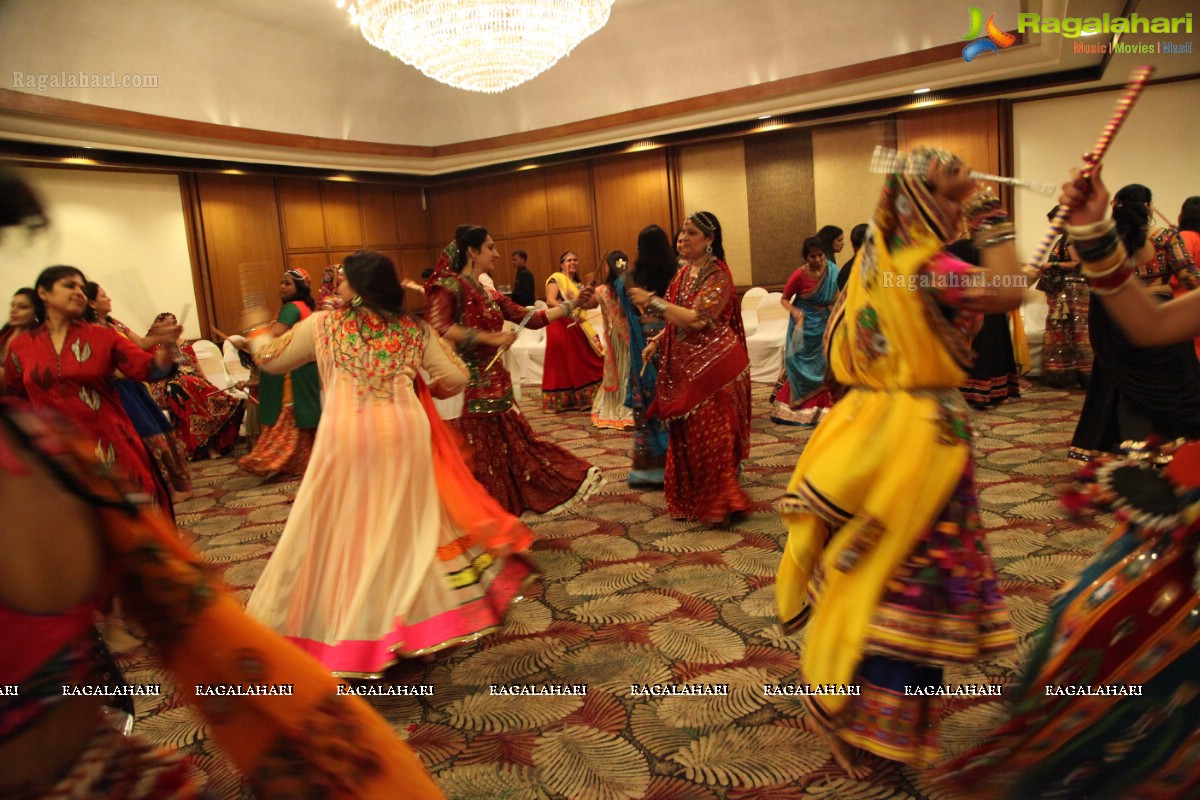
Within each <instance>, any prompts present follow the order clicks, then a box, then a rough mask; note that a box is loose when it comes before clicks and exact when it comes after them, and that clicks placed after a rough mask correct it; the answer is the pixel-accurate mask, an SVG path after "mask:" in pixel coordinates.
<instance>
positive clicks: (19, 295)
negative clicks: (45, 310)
mask: <svg viewBox="0 0 1200 800" xmlns="http://www.w3.org/2000/svg"><path fill="white" fill-rule="evenodd" d="M36 299H37V292H35V291H34V290H33V289H28V288H25V289H17V291H16V292H14V293H13V299H12V305H10V306H9V309H8V322H6V323H5V324H4V327H3V328H0V383H2V382H3V381H4V364H5V362H7V361H8V343H9V342H11V341H12V339H13V337H14V336H16V335H17V334H18V333H20V332H21V331H27V330H29V329H30V328H32V327H33V326H34V325H36V324H37V312H36V310H35V308H34V301H35V300H36Z"/></svg>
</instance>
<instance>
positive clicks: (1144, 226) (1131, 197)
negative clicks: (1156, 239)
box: [1113, 183, 1153, 255]
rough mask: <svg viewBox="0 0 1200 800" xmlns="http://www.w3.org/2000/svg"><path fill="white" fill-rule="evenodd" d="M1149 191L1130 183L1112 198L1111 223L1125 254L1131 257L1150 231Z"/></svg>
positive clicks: (1137, 184)
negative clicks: (1115, 228)
mask: <svg viewBox="0 0 1200 800" xmlns="http://www.w3.org/2000/svg"><path fill="white" fill-rule="evenodd" d="M1152 199H1153V198H1152V197H1151V196H1150V190H1149V189H1147V188H1146V187H1145V186H1142V185H1141V184H1140V183H1131V184H1129V185H1128V186H1125V187H1123V188H1122V189H1121V190H1120V191H1119V192H1117V193H1116V195H1114V196H1113V222H1115V223H1117V235H1118V236H1120V237H1121V243H1122V244H1124V245H1125V252H1126V253H1128V254H1129V255H1133V254H1134V253H1136V252H1137V251H1138V250H1141V249H1142V245H1144V244H1145V243H1146V232H1147V231H1148V230H1149V229H1150V201H1151V200H1152Z"/></svg>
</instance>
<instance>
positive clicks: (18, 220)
mask: <svg viewBox="0 0 1200 800" xmlns="http://www.w3.org/2000/svg"><path fill="white" fill-rule="evenodd" d="M47 224H48V220H47V219H46V212H45V211H43V210H42V204H41V203H40V202H39V201H38V198H37V195H35V194H34V193H33V191H32V190H31V189H30V188H29V187H28V186H27V185H26V184H25V181H23V180H21V177H20V176H19V175H17V173H15V172H13V171H12V170H10V169H0V228H7V227H9V226H10V225H20V226H22V227H24V228H27V229H28V230H34V229H36V228H44V227H46V225H47Z"/></svg>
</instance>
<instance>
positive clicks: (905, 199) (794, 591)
mask: <svg viewBox="0 0 1200 800" xmlns="http://www.w3.org/2000/svg"><path fill="white" fill-rule="evenodd" d="M905 172H906V173H908V174H891V175H889V176H888V178H887V182H886V183H885V185H884V190H883V195H882V197H881V199H880V203H879V207H878V209H877V211H876V213H875V219H874V223H873V224H872V226H871V230H870V231H869V233H868V235H867V242H866V244H865V246H864V248H863V250H862V251H861V252H860V253H859V255H858V258H857V264H856V266H855V269H854V275H853V276H852V278H851V280H850V281H849V283H848V285H847V287H846V291H845V293H844V295H843V298H842V300H841V301H840V304H839V306H838V307H836V308H835V309H834V312H833V314H832V316H831V319H830V323H829V327H828V331H827V333H826V356H827V358H828V362H829V366H830V368H831V370H832V372H833V375H834V377H835V378H836V380H837V381H838V383H840V384H842V385H844V386H845V387H847V393H846V394H845V396H844V397H843V398H842V399H841V400H840V401H838V402H837V403H836V404H835V405H834V407H833V409H832V410H831V411H830V413H829V415H828V416H827V417H826V418H825V420H824V421H823V422H822V423H821V425H820V426H819V427H818V428H817V430H816V432H815V433H814V434H813V436H812V438H811V439H810V440H809V442H808V445H807V446H806V447H805V449H804V453H803V455H802V456H801V457H800V461H799V463H798V464H797V465H796V471H795V474H794V475H793V476H792V480H791V482H790V484H789V486H788V493H787V496H786V497H785V498H784V500H783V501H782V502H781V504H780V511H781V514H782V516H783V519H784V521H785V522H786V523H787V526H788V541H787V546H786V549H785V552H784V556H783V561H782V563H781V564H780V568H779V574H778V580H777V582H776V604H777V608H778V612H779V619H780V622H781V624H782V625H783V627H784V629H785V630H789V631H790V630H795V629H796V628H798V627H799V626H800V625H802V624H804V623H805V622H807V625H808V642H807V645H806V647H805V649H804V651H803V653H802V654H801V658H800V673H801V679H802V680H803V681H804V682H806V683H809V684H812V685H814V686H815V685H817V684H835V685H842V686H845V687H851V686H856V687H859V688H857V689H847V690H846V693H842V694H833V695H827V696H810V697H806V698H805V701H806V703H807V705H808V708H809V710H810V712H811V713H812V716H813V720H814V721H815V723H816V726H817V731H816V732H817V733H819V734H821V735H822V736H824V737H825V739H826V740H827V741H828V743H829V745H830V748H831V749H832V751H833V754H834V757H835V759H836V760H837V762H838V763H839V764H840V765H841V766H842V768H843V769H845V770H846V771H847V773H849V774H850V775H851V776H853V777H861V776H862V775H863V774H865V772H866V770H864V769H863V768H861V767H860V766H859V765H857V764H856V763H855V752H854V748H856V747H857V748H861V749H863V750H867V751H869V752H871V753H874V754H876V755H879V756H882V757H884V758H888V759H892V760H895V761H900V762H903V763H906V764H910V765H913V766H917V767H925V766H928V765H930V764H931V763H933V762H934V761H936V760H938V758H939V748H938V740H937V723H938V717H939V711H940V708H939V706H940V703H939V702H938V701H937V698H935V697H928V696H922V695H909V694H907V693H906V691H905V687H906V686H929V687H936V686H938V685H940V684H941V683H942V669H943V667H945V666H949V665H953V664H962V663H970V662H973V661H977V660H978V659H979V658H981V657H982V656H985V655H990V654H995V653H997V652H999V651H1003V650H1005V649H1007V648H1010V647H1012V646H1013V645H1014V644H1015V640H1016V637H1015V635H1014V633H1013V631H1012V628H1011V625H1010V622H1009V618H1008V612H1007V609H1006V607H1005V605H1004V601H1003V599H1002V597H1001V595H1000V591H999V588H998V585H997V581H996V574H995V568H994V566H993V563H992V559H991V555H990V553H989V552H988V550H987V547H986V546H985V544H984V542H983V537H982V531H981V530H980V524H979V515H978V513H977V510H976V497H975V487H974V481H973V478H972V457H971V439H970V437H971V430H970V427H969V425H968V421H967V412H966V407H965V405H964V403H963V400H962V397H961V396H960V395H959V392H958V390H957V388H956V387H957V386H958V385H959V384H960V383H961V382H962V380H963V377H964V375H965V369H964V368H965V367H966V366H967V365H968V364H969V363H970V342H971V338H972V336H973V334H974V331H976V330H978V326H979V322H980V319H981V313H982V312H997V311H1004V310H1007V309H1009V308H1013V307H1015V306H1016V305H1017V304H1018V303H1019V302H1020V297H1021V290H1020V289H1019V288H1016V287H1015V284H1017V283H1018V281H1016V280H1011V279H1010V280H1008V281H1003V280H1001V281H995V280H990V279H989V278H988V276H993V277H994V276H1004V275H1009V276H1013V277H1016V276H1018V275H1019V268H1018V265H1017V259H1016V255H1015V251H1014V249H1013V245H1012V239H1013V235H1012V226H1011V225H1010V224H1008V222H1007V219H1006V217H1005V216H1004V212H1003V211H1002V210H1001V209H1000V208H999V204H998V201H996V200H995V198H994V197H991V196H977V197H976V198H975V199H972V200H971V201H969V202H967V203H965V204H964V200H965V199H966V198H967V197H968V196H969V195H970V194H971V192H972V190H973V188H974V181H972V180H971V179H970V178H969V177H968V173H969V170H968V169H967V167H966V165H964V164H963V163H962V162H961V161H960V160H959V159H958V158H956V157H954V156H951V155H950V154H948V153H944V152H941V151H937V150H921V151H917V152H915V153H913V154H912V156H911V157H910V159H909V161H908V164H907V165H906V169H905ZM964 205H965V206H967V207H966V208H964ZM964 213H966V214H967V215H968V217H969V222H970V223H971V227H972V229H973V232H974V237H973V238H974V242H975V244H976V246H977V247H979V249H980V250H981V251H982V255H981V261H982V269H977V268H973V267H969V266H968V265H966V264H964V263H963V262H961V261H958V260H957V259H954V258H953V257H951V256H949V255H947V254H944V253H943V252H942V248H943V247H944V246H945V244H946V243H947V242H949V241H951V240H953V239H955V238H957V236H956V231H957V229H958V226H959V224H960V219H961V218H962V216H963V214H964ZM967 278H970V281H971V286H970V287H967V288H964V283H966V282H967V281H966V280H964V279H967ZM984 282H986V283H989V284H991V285H995V284H997V283H1000V284H1007V285H1009V286H1012V287H1013V288H1007V289H996V288H986V287H982V286H979V285H977V284H981V283H984ZM810 603H811V605H810ZM810 611H811V614H810V613H809V612H810ZM850 691H856V692H861V693H860V694H856V695H851V694H849V692H850ZM931 701H932V702H931Z"/></svg>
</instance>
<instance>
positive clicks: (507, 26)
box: [338, 0, 614, 93]
mask: <svg viewBox="0 0 1200 800" xmlns="http://www.w3.org/2000/svg"><path fill="white" fill-rule="evenodd" d="M344 2H345V0H338V7H339V8H340V7H341V6H342V5H343V3H344ZM613 2H614V0H357V2H356V3H354V4H351V6H350V9H349V10H350V18H351V20H352V21H353V22H354V23H355V24H356V25H358V26H359V30H361V31H362V35H363V37H364V38H366V40H367V41H368V42H370V43H371V44H373V45H375V46H376V47H378V48H379V49H381V50H386V51H387V52H389V53H391V54H392V55H394V56H395V57H396V58H398V59H400V60H401V61H403V62H404V63H406V64H411V65H412V66H414V67H416V68H417V69H419V70H421V72H423V73H425V74H426V75H428V76H429V77H431V78H433V79H434V80H435V81H440V82H442V83H445V84H448V85H450V86H454V87H457V88H459V89H466V90H468V91H472V92H489V93H496V92H503V91H504V90H506V89H511V88H512V87H514V86H518V85H520V84H522V83H524V82H525V81H527V80H529V79H530V78H533V77H534V76H536V75H540V74H541V73H543V72H545V71H546V70H548V69H550V67H552V66H554V65H555V64H556V63H558V60H559V59H560V58H562V57H563V56H565V55H567V54H568V53H570V52H571V50H573V49H574V48H575V45H577V44H579V43H580V42H582V41H583V40H584V39H586V38H587V37H589V36H591V35H592V34H593V33H595V32H596V31H598V30H600V29H601V28H603V27H604V24H605V23H606V22H608V13H609V11H610V10H611V9H612V4H613Z"/></svg>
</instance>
